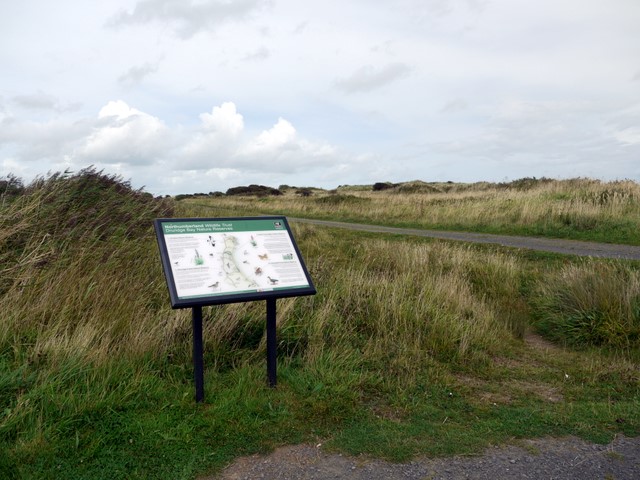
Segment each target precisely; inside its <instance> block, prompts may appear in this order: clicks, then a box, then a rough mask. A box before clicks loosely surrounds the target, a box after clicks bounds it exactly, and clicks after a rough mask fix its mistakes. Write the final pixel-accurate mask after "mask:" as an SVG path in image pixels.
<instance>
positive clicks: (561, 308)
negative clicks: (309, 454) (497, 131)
mask: <svg viewBox="0 0 640 480" xmlns="http://www.w3.org/2000/svg"><path fill="white" fill-rule="evenodd" d="M525 183H526V182H525ZM533 183H534V185H533V186H531V188H524V187H522V189H520V190H518V189H516V188H515V187H513V188H510V189H509V188H504V189H503V190H501V188H503V187H499V186H496V185H493V186H491V185H487V186H486V190H481V189H480V187H479V186H478V185H476V186H472V187H469V188H468V189H465V187H464V186H462V185H449V184H442V185H436V186H433V185H432V187H433V188H439V189H444V188H449V187H450V190H449V191H448V192H441V191H439V192H415V191H409V192H407V191H406V188H408V187H405V191H401V189H400V187H398V186H394V187H391V188H389V189H385V190H384V191H372V190H371V188H368V189H364V188H362V189H357V188H354V187H349V188H347V187H342V188H340V189H338V191H337V192H335V193H329V192H322V191H319V190H317V189H316V190H311V189H309V191H310V192H311V193H310V194H309V195H306V194H305V195H302V194H297V193H296V191H295V190H294V189H291V190H290V191H287V189H281V190H284V194H283V195H279V196H277V197H275V196H273V197H272V196H269V197H246V196H242V195H241V196H235V195H234V196H225V195H215V196H213V195H212V196H202V197H198V198H186V199H184V200H182V201H175V200H174V199H171V198H153V197H152V196H151V195H149V194H147V193H145V192H142V191H137V190H134V189H132V188H131V186H130V185H129V184H128V183H127V182H125V181H123V180H122V179H120V178H119V177H114V176H109V175H105V174H103V173H102V172H98V171H96V170H94V169H91V168H90V169H86V170H82V171H80V172H78V173H75V174H72V173H63V174H55V175H51V176H47V177H42V178H38V179H36V180H35V181H34V182H32V183H31V184H29V185H22V183H21V182H20V181H19V180H18V179H15V178H14V177H11V178H9V179H6V180H4V183H0V187H3V186H4V188H0V195H1V196H2V198H1V200H0V208H1V209H0V312H1V313H0V478H7V479H11V478H25V479H27V478H39V479H46V478H52V479H53V478H56V479H57V478H78V479H80V478H87V479H89V478H91V479H100V478H105V479H110V480H111V479H118V478H128V479H129V478H158V479H164V478H176V479H179V478H184V479H193V478H196V477H197V476H198V475H205V474H211V473H214V472H216V471H218V470H219V469H221V468H222V467H223V466H224V465H225V464H227V463H228V462H230V461H231V460H232V459H233V458H235V457H237V456H239V455H244V454H250V453H255V452H264V451H268V450H269V449H271V448H274V447H276V446H279V445H283V444H291V443H299V442H314V443H315V444H318V443H322V444H323V448H328V449H332V450H339V451H344V452H349V453H366V454H370V455H375V456H379V457H384V458H389V459H393V460H404V459H408V458H411V457H412V456H417V455H450V454H455V453H475V452H479V451H481V449H482V448H485V447H487V446H488V445H491V444H500V443H505V442H509V441H512V440H513V439H517V438H525V437H539V436H545V435H567V434H573V435H579V436H581V437H583V438H587V439H590V440H593V441H600V442H605V441H608V440H610V439H611V438H612V436H613V435H615V434H618V433H624V434H626V435H632V436H636V435H640V408H639V407H640V354H639V352H640V334H639V332H640V266H639V265H638V264H637V263H635V262H630V261H614V260H603V259H586V260H585V259H578V258H573V257H562V256H559V255H549V254H535V253H531V252H528V253H527V252H520V251H516V250H511V249H505V248H502V247H499V246H486V245H484V246H470V245H461V244H453V243H447V242H444V241H435V240H429V239H416V238H398V237H396V236H385V235H379V234H378V235H374V234H366V233H357V232H348V231H343V230H340V231H338V230H332V229H328V228H321V227H317V226H311V225H306V224H296V223H295V222H292V228H293V229H294V236H295V238H296V240H297V243H298V246H299V247H300V250H301V252H302V255H303V257H304V258H305V260H306V263H307V267H308V269H309V272H310V274H311V277H312V278H313V280H314V283H315V286H316V288H317V290H318V293H317V294H316V295H315V296H311V297H300V298H293V299H281V300H278V302H277V304H278V310H277V313H278V363H279V365H278V375H279V378H278V388H276V389H270V388H268V386H267V382H266V365H265V349H266V348H265V331H264V323H265V306H264V304H263V302H254V303H248V304H232V305H227V306H223V307H207V308H205V309H204V315H205V318H204V342H205V345H204V350H205V369H206V370H205V389H206V396H205V402H204V404H202V405H197V404H196V403H195V402H194V398H193V397H194V389H193V381H192V363H191V315H190V313H191V312H190V311H189V310H172V309H171V308H170V305H169V298H168V292H167V289H166V285H165V281H164V277H163V275H162V269H161V265H160V259H159V255H158V250H157V246H156V241H155V236H154V233H153V228H152V220H153V219H154V218H158V217H168V216H176V217H185V216H201V217H223V216H237V215H253V214H258V213H269V212H270V213H279V214H281V213H286V214H287V215H291V216H315V217H327V216H329V215H331V218H340V219H345V220H354V221H355V220H357V221H363V222H364V221H366V222H377V223H387V224H394V225H399V224H407V225H408V224H411V225H422V226H429V227H433V226H434V225H440V226H442V227H447V228H454V227H455V228H469V229H474V230H477V229H476V227H477V226H478V225H480V224H481V223H482V221H483V220H482V218H483V216H485V215H488V214H487V212H488V211H489V210H490V211H493V212H494V213H495V212H498V211H500V210H501V209H502V208H503V207H501V206H500V205H504V202H506V200H507V198H510V199H511V200H510V201H509V202H508V203H509V204H511V203H513V204H517V205H520V207H518V208H519V210H518V209H515V207H514V210H513V211H512V213H511V216H509V214H508V213H504V212H503V213H504V214H503V216H502V217H501V218H502V219H501V220H500V221H499V222H503V225H502V226H501V227H497V226H487V222H488V223H491V222H489V221H487V222H485V223H484V224H483V225H485V227H483V228H484V231H487V230H491V229H494V228H495V229H497V230H500V229H503V230H504V229H508V228H507V225H508V224H509V222H511V221H512V220H513V223H514V224H517V225H519V227H518V228H519V229H521V230H522V231H528V230H527V228H533V229H535V228H538V227H527V225H528V223H527V222H530V223H531V224H536V222H541V221H542V220H541V219H542V218H543V217H544V209H543V208H541V207H540V208H539V209H538V210H536V211H535V212H534V210H535V209H536V208H538V207H535V208H534V206H535V205H536V204H537V202H538V201H539V200H538V199H539V198H541V196H546V197H548V198H552V199H554V201H556V202H565V203H563V205H567V207H566V208H567V209H568V208H569V206H570V205H573V207H571V208H575V209H576V210H575V211H573V210H572V211H571V212H574V213H570V212H569V210H567V211H564V215H568V217H567V218H571V219H572V220H571V222H569V223H567V224H566V225H565V227H563V228H565V230H566V232H569V231H571V230H572V229H574V230H575V231H581V230H580V229H579V228H578V226H577V225H578V223H576V222H578V220H575V221H574V220H573V219H574V217H573V216H572V215H575V218H576V219H578V218H583V217H580V216H579V215H578V213H575V212H577V211H578V210H580V209H583V210H584V212H586V206H582V207H580V206H579V205H589V208H590V209H591V210H589V212H586V213H584V212H583V213H584V215H586V216H585V217H584V218H587V217H588V216H589V215H592V216H593V218H595V220H594V223H593V225H595V226H594V227H593V228H592V229H591V230H589V231H590V232H591V233H593V232H599V231H601V232H605V231H606V228H607V225H609V226H610V225H611V224H606V225H605V224H603V223H602V222H605V219H606V218H608V217H607V215H606V214H605V213H604V210H606V209H609V211H610V212H613V211H614V210H615V211H616V212H618V211H619V213H616V214H615V215H613V214H612V217H614V220H611V221H612V222H618V223H617V224H618V225H620V229H619V230H620V232H625V231H627V230H625V229H626V228H627V227H625V225H627V223H626V222H633V221H636V224H637V217H634V215H637V201H638V200H637V199H638V186H637V185H635V184H633V183H632V182H620V184H615V185H613V184H602V183H598V182H593V181H587V180H581V181H580V182H577V181H576V182H575V184H571V183H569V182H566V183H562V182H556V181H544V182H541V181H536V182H533ZM418 186H419V187H420V188H422V185H418ZM614 187H615V188H614ZM430 188H431V187H430ZM603 189H608V190H610V191H613V190H615V189H618V190H619V192H618V190H615V192H618V193H615V192H614V193H612V194H611V195H612V197H611V199H609V197H608V198H607V199H606V201H603V202H600V203H598V201H597V195H599V194H598V193H597V192H602V191H603ZM483 192H486V193H483ZM620 192H621V193H620ZM446 195H450V196H451V197H450V198H451V205H449V204H448V203H447V201H445V199H446V198H449V197H446ZM565 196H566V197H567V198H566V199H565V198H564V197H565ZM336 199H337V200H336ZM391 199H395V200H394V201H395V202H396V203H395V204H394V203H392V201H391ZM571 199H573V203H572V200H571ZM577 199H583V200H577ZM584 199H586V200H584ZM527 202H530V204H531V206H530V207H529V210H526V212H527V214H526V215H529V216H528V217H526V218H528V220H527V219H525V214H524V213H523V209H524V207H523V205H526V204H527ZM579 202H582V203H579ZM476 204H477V205H476ZM411 205H413V207H411ZM474 205H476V206H475V207H474ZM456 207H460V208H456ZM462 207H464V208H462ZM474 208H477V210H474ZM547 208H552V210H553V208H555V207H547ZM432 211H434V212H436V213H433V215H431V213H429V215H427V214H426V213H425V212H432ZM480 211H484V212H485V213H482V214H481V213H479V212H480ZM516 211H518V212H520V213H518V214H516V213H513V212H516ZM419 212H422V214H420V213H419ZM437 212H440V213H437ZM447 212H448V213H447ZM496 215H497V213H496ZM554 215H555V214H554ZM554 215H552V217H553V216H554ZM580 215H582V214H580ZM556 216H557V217H558V218H562V211H560V210H558V212H557V215H556ZM423 217H429V219H428V220H424V219H423ZM433 218H436V219H437V221H434V220H433ZM486 218H489V217H486ZM535 219H538V220H535ZM579 221H580V222H582V221H583V220H579ZM606 221H609V220H606ZM483 228H480V227H478V229H480V230H482V229H483ZM549 228H551V227H549ZM554 228H555V227H554ZM565 230H563V231H565ZM554 231H556V230H554ZM576 235H578V236H580V235H582V233H580V234H576ZM594 235H595V238H597V237H598V235H600V234H594ZM620 235H621V237H620V238H622V237H625V235H626V236H628V241H629V243H635V242H636V240H634V238H637V237H634V235H636V236H637V232H635V231H634V232H630V231H629V232H627V233H624V234H620ZM625 238H627V237H625ZM536 332H537V333H540V334H543V335H544V337H545V338H546V340H545V339H543V338H542V337H540V336H538V335H537V334H536Z"/></svg>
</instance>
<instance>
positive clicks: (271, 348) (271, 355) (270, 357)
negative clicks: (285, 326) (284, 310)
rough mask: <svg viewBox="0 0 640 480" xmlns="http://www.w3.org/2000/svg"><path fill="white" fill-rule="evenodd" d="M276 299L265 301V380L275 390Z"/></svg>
mask: <svg viewBox="0 0 640 480" xmlns="http://www.w3.org/2000/svg"><path fill="white" fill-rule="evenodd" d="M276 348H277V344H276V299H275V298H268V299H267V378H268V380H269V386H270V387H271V388H275V386H276V383H277V373H276V367H277V365H276V363H277V362H276Z"/></svg>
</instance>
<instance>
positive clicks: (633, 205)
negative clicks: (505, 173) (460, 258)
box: [185, 178, 640, 245]
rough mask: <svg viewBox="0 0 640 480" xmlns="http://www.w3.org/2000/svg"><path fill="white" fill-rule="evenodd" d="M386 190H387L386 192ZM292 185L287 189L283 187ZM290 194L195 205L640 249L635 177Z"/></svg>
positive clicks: (200, 199)
mask: <svg viewBox="0 0 640 480" xmlns="http://www.w3.org/2000/svg"><path fill="white" fill-rule="evenodd" d="M379 185H385V186H386V188H381V187H380V186H379ZM282 187H284V188H282ZM282 187H281V188H282V193H283V194H284V195H278V196H273V195H262V196H260V197H259V198H253V201H251V202H249V201H248V199H250V198H251V197H248V196H244V197H243V196H237V195H233V196H230V195H227V196H215V197H209V196H207V195H201V196H197V197H196V198H189V199H186V200H185V202H187V203H189V202H190V203H195V204H198V205H207V204H211V203H212V202H213V203H215V205H216V208H225V209H226V210H228V211H229V212H237V213H238V214H242V212H245V211H246V209H247V208H250V209H252V210H254V211H255V212H259V213H285V212H286V213H287V215H290V216H298V217H307V218H318V219H327V220H343V221H350V222H359V223H373V224H380V225H389V226H396V227H418V228H428V229H441V230H462V231H473V232H485V233H506V234H516V235H535V236H547V237H556V238H570V239H576V240H593V241H598V242H608V243H624V244H631V245H640V230H639V229H638V225H639V224H640V185H638V184H637V183H636V182H633V181H629V180H621V181H612V182H603V181H600V180H593V179H587V178H575V179H569V180H551V179H546V178H541V179H535V178H523V179H519V180H514V181H512V182H509V183H488V182H479V183H471V184H460V183H426V182H419V181H415V182H406V183H401V184H374V185H373V186H371V185H367V186H349V185H345V186H341V187H338V188H337V189H336V190H332V191H325V190H321V189H309V188H295V187H288V186H282Z"/></svg>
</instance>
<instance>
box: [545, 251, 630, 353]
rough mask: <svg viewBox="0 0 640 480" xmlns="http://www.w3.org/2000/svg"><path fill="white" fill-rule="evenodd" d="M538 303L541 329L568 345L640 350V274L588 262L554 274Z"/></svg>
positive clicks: (624, 266)
mask: <svg viewBox="0 0 640 480" xmlns="http://www.w3.org/2000/svg"><path fill="white" fill-rule="evenodd" d="M533 303H534V304H535V306H536V308H535V311H536V315H537V317H538V321H537V324H538V327H539V329H540V330H541V331H542V332H544V333H545V334H546V335H548V336H549V337H550V338H552V339H554V340H556V341H558V342H561V343H563V344H566V345H572V346H578V347H585V346H604V347H609V348H612V349H618V350H623V351H624V350H626V351H630V350H631V351H633V350H635V351H637V350H638V349H640V272H639V271H638V270H637V269H636V268H634V267H633V266H631V265H629V264H627V263H623V262H614V261H611V262H603V261H595V260H586V261H584V262H581V263H580V264H570V265H566V266H565V267H563V268H562V269H561V270H560V271H558V272H556V273H553V274H549V275H548V276H547V278H546V279H545V281H544V283H541V284H540V285H539V286H538V289H537V291H536V293H535V296H534V299H533Z"/></svg>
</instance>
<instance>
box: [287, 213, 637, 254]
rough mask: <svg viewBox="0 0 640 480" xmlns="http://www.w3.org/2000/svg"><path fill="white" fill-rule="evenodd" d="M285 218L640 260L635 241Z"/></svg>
mask: <svg viewBox="0 0 640 480" xmlns="http://www.w3.org/2000/svg"><path fill="white" fill-rule="evenodd" d="M287 220H289V221H290V222H293V223H296V222H297V223H311V224H314V225H322V226H325V227H332V228H346V229H348V230H359V231H362V232H374V233H391V234H396V235H414V236H418V237H430V238H440V239H444V240H458V241H463V242H472V243H492V244H498V245H502V246H505V247H515V248H528V249H530V250H539V251H543V252H554V253H563V254H566V255H579V256H583V257H602V258H621V259H627V260H640V246H634V245H618V244H613V243H596V242H583V241H579V240H563V239H559V238H542V237H520V236H515V235H491V234H488V233H469V232H450V231H440V230H421V229H417V228H397V227H384V226H381V225H364V224H360V223H346V222H333V221H329V220H312V219H308V218H295V217H287Z"/></svg>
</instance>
